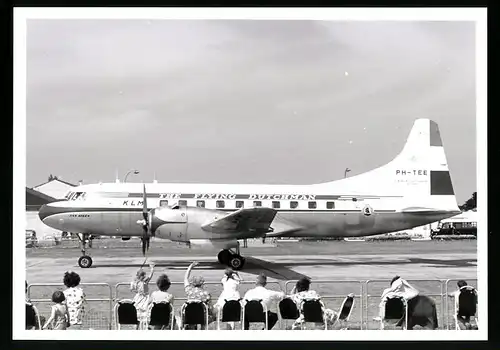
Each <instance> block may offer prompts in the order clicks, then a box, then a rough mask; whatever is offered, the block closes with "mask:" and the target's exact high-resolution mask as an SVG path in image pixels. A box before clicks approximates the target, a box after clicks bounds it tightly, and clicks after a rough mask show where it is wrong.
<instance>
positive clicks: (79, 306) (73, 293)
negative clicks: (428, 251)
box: [26, 262, 477, 330]
mask: <svg viewBox="0 0 500 350" xmlns="http://www.w3.org/2000/svg"><path fill="white" fill-rule="evenodd" d="M197 265H198V263H197V262H193V263H191V264H190V265H189V267H188V268H187V270H186V273H185V276H184V291H185V295H186V299H187V303H190V302H202V303H204V304H205V306H206V310H207V312H208V323H209V324H210V323H212V322H215V321H216V320H217V315H218V314H219V312H220V311H221V310H222V308H223V306H224V305H225V303H226V302H227V301H230V300H236V301H238V302H240V303H241V305H242V306H244V304H245V303H246V302H248V301H250V300H259V301H260V302H261V303H262V305H263V307H264V309H265V310H267V320H268V322H267V327H268V329H269V330H270V329H273V327H274V326H275V325H276V323H277V322H278V312H279V311H278V304H279V302H280V301H281V300H283V299H284V298H290V299H291V300H292V301H293V302H294V303H295V305H296V306H297V310H298V311H299V317H298V318H297V319H295V321H294V322H293V325H292V329H301V328H302V326H303V325H304V321H305V320H304V312H303V309H302V305H303V303H304V302H305V301H308V300H317V301H319V302H320V305H321V308H322V312H323V315H324V320H325V322H326V323H327V326H331V325H333V324H335V322H336V321H337V319H338V317H339V315H338V313H337V312H335V311H333V310H331V309H329V308H327V307H326V306H325V305H324V304H323V303H322V302H321V296H320V295H319V293H318V292H316V291H315V290H312V289H311V288H310V286H311V280H310V279H309V278H307V277H303V278H300V279H299V280H298V281H297V282H296V285H295V286H294V288H293V289H292V291H291V293H290V294H289V295H286V294H285V293H283V292H281V291H273V290H271V289H268V288H266V285H267V276H266V275H265V274H264V273H260V274H259V275H258V276H257V277H256V279H255V286H254V287H253V288H251V289H249V290H248V291H247V292H246V293H245V294H244V296H243V297H241V295H240V292H239V286H240V284H241V282H242V281H243V279H242V278H241V277H240V275H239V274H238V272H236V271H233V270H232V269H231V268H227V269H226V270H225V271H224V275H223V277H222V278H221V281H220V282H221V285H222V291H221V293H220V295H219V297H218V298H217V300H216V301H215V303H214V300H215V299H212V295H211V294H210V293H209V291H207V290H206V288H205V280H204V278H203V277H202V276H199V275H198V276H191V273H192V270H193V268H194V267H195V266H197ZM149 268H150V271H149V274H147V273H146V271H144V269H142V268H140V269H139V270H138V271H137V273H136V275H135V277H134V279H133V281H132V282H131V283H130V290H131V291H132V292H133V293H135V294H134V297H133V298H132V299H130V300H122V301H121V302H128V303H131V304H133V305H134V307H135V309H136V311H137V320H138V321H139V322H138V324H137V329H155V330H160V329H166V328H168V327H166V326H156V325H154V326H152V325H149V326H148V323H149V322H148V321H149V320H150V317H151V310H152V308H153V306H154V305H155V304H159V303H168V304H170V305H173V303H174V295H173V294H171V293H169V288H170V286H171V282H170V279H169V277H168V275H166V274H165V273H163V274H161V275H159V276H158V277H157V279H156V285H157V290H155V291H153V292H151V293H150V292H149V283H150V281H151V280H152V278H153V275H154V272H155V269H154V268H155V264H154V263H151V264H149ZM63 283H64V285H65V287H66V289H65V290H64V291H60V290H57V291H55V292H54V293H53V294H52V302H53V305H52V307H51V314H50V317H49V318H48V319H47V320H46V321H45V318H44V317H40V320H41V321H40V323H41V324H40V325H35V327H34V328H39V326H41V328H42V329H56V330H65V329H68V328H69V329H81V328H82V323H83V319H84V316H85V309H86V305H87V302H86V296H85V293H84V291H83V290H82V288H81V287H79V284H80V276H79V275H78V274H77V273H76V272H74V271H68V272H66V273H65V274H64V277H63ZM457 287H458V289H457V290H456V291H455V292H453V293H452V294H451V296H457V297H456V298H455V300H456V302H457V303H458V294H459V293H460V292H461V291H462V290H464V289H467V290H469V291H471V292H472V293H474V295H476V297H477V291H476V290H475V289H474V288H473V287H471V286H468V285H467V283H466V282H465V281H463V280H461V281H459V282H458V283H457ZM27 289H28V283H27V282H26V293H27ZM349 297H351V298H352V297H354V294H349ZM393 298H402V299H404V300H405V302H406V304H407V313H408V315H407V322H408V324H406V326H407V327H408V329H412V327H413V326H414V325H417V324H418V325H421V326H423V327H424V326H428V327H429V328H431V329H436V328H437V327H438V320H437V312H436V304H435V302H434V301H433V300H432V299H431V298H429V297H427V296H425V295H422V294H421V293H419V291H418V290H417V289H416V288H415V287H413V286H412V285H410V284H409V283H408V282H407V281H406V280H405V279H403V278H401V277H400V276H395V277H394V278H393V279H392V280H391V282H390V286H389V288H387V289H385V290H384V291H383V293H382V296H381V301H380V304H379V316H378V317H375V318H374V320H376V321H382V320H384V318H385V317H386V315H385V312H386V303H387V302H388V301H389V300H390V299H393ZM26 304H27V305H30V304H31V302H30V300H29V299H28V297H26ZM456 309H457V310H458V305H456ZM458 321H459V323H460V324H461V329H472V325H471V323H470V322H471V321H470V317H467V316H466V317H462V316H458ZM402 322H403V319H401V320H400V322H399V323H398V325H401V323H402ZM180 324H181V322H180V320H179V316H178V315H176V316H175V318H174V325H175V327H176V328H177V329H178V328H179V326H180ZM30 327H32V326H30ZM193 327H196V326H195V325H186V326H185V329H193ZM204 327H205V325H202V326H201V328H202V329H204ZM234 327H235V325H234V322H228V323H227V329H234ZM243 327H244V329H249V322H248V320H247V319H246V318H245V319H244V320H243ZM27 328H28V325H27ZM194 329H196V328H194ZM262 329H264V328H262Z"/></svg>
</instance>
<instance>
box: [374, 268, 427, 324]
mask: <svg viewBox="0 0 500 350" xmlns="http://www.w3.org/2000/svg"><path fill="white" fill-rule="evenodd" d="M417 295H418V290H417V289H416V288H414V287H413V286H412V285H410V284H409V283H408V282H407V281H406V280H404V279H402V278H401V277H400V276H395V277H394V278H393V279H392V280H391V283H390V286H389V288H386V289H385V290H384V291H383V292H382V296H381V297H380V299H381V300H380V304H379V317H375V318H374V320H376V321H381V320H383V319H384V317H385V304H386V302H387V300H388V299H391V298H398V297H401V298H404V299H406V301H407V302H408V301H409V300H411V299H412V298H414V297H416V296H417Z"/></svg>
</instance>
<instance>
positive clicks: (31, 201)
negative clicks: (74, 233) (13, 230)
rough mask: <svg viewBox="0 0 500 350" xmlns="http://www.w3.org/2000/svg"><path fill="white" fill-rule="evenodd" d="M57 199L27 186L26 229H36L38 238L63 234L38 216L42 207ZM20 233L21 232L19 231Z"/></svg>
mask: <svg viewBox="0 0 500 350" xmlns="http://www.w3.org/2000/svg"><path fill="white" fill-rule="evenodd" d="M55 200H56V198H54V197H51V196H48V195H46V194H44V193H41V192H38V191H35V190H33V189H31V188H28V187H26V230H33V231H35V232H36V236H37V238H38V239H43V238H44V237H48V236H52V237H59V236H61V233H62V232H61V231H58V230H55V229H53V228H51V227H49V226H47V225H45V224H44V223H43V222H42V220H40V218H39V217H38V210H39V209H40V207H41V206H42V205H44V204H47V203H50V202H53V201H55ZM19 234H21V233H20V232H19Z"/></svg>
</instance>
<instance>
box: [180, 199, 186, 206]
mask: <svg viewBox="0 0 500 350" xmlns="http://www.w3.org/2000/svg"><path fill="white" fill-rule="evenodd" d="M187 204H188V201H187V200H185V199H181V200H180V201H179V205H187Z"/></svg>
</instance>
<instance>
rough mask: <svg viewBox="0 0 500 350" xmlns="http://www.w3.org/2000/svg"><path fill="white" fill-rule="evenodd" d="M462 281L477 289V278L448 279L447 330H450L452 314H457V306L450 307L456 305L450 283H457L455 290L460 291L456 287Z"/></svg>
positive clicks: (445, 293)
mask: <svg viewBox="0 0 500 350" xmlns="http://www.w3.org/2000/svg"><path fill="white" fill-rule="evenodd" d="M460 280H463V281H465V282H467V284H468V285H470V286H472V287H474V288H476V289H477V278H451V279H447V280H446V281H445V283H444V298H445V299H446V303H445V305H446V309H445V316H444V317H445V318H444V320H445V322H446V329H450V313H452V314H453V313H454V312H455V305H453V306H450V303H452V304H453V303H454V301H455V299H454V297H453V296H452V295H451V293H452V291H451V288H450V287H451V286H450V282H454V283H455V289H454V290H453V292H454V291H456V290H458V287H457V286H456V283H457V282H458V281H460ZM478 313H479V310H478ZM451 319H452V320H451V322H454V321H453V316H452V317H451Z"/></svg>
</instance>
